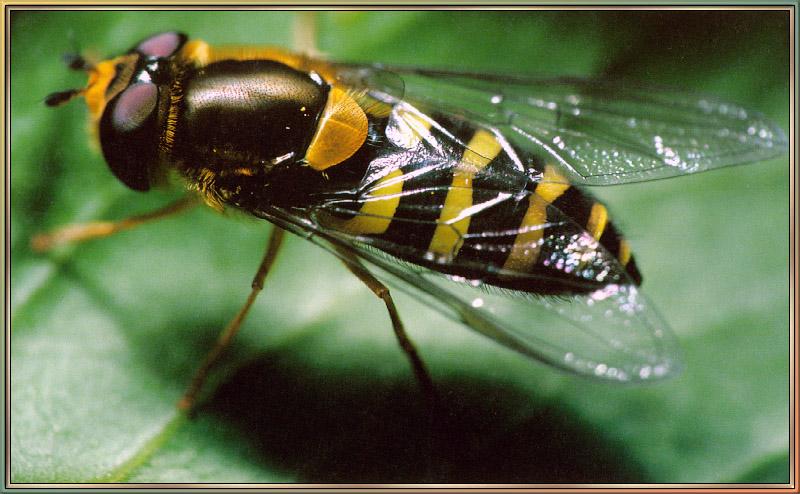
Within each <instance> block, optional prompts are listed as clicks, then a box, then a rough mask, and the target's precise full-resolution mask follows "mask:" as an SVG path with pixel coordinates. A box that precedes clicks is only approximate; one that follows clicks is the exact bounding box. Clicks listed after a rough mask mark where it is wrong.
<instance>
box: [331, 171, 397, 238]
mask: <svg viewBox="0 0 800 494" xmlns="http://www.w3.org/2000/svg"><path fill="white" fill-rule="evenodd" d="M402 178H403V172H401V171H400V170H395V171H393V172H392V173H390V174H388V175H386V176H385V177H383V178H381V179H380V180H379V181H378V183H377V184H376V186H375V187H374V188H373V189H372V190H373V192H372V194H371V196H370V197H369V198H367V199H366V201H365V202H364V204H363V205H362V206H361V209H360V210H359V212H358V216H356V217H355V218H351V219H349V220H345V221H342V222H341V223H339V224H337V225H336V226H337V227H338V228H341V229H342V230H344V231H346V232H350V233H354V234H360V235H379V234H381V233H384V232H385V231H386V230H387V229H389V225H390V224H391V223H392V218H393V217H394V213H395V211H397V206H398V205H399V204H400V193H401V192H403V180H402Z"/></svg>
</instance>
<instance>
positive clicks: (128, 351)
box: [11, 11, 789, 483]
mask: <svg viewBox="0 0 800 494" xmlns="http://www.w3.org/2000/svg"><path fill="white" fill-rule="evenodd" d="M293 16H294V14H293V13H291V12H270V11H258V12H215V11H206V12H189V11H171V12H170V11H158V12H123V11H116V12H89V11H85V12H45V11H37V12H21V11H15V12H13V13H12V16H11V28H12V32H11V91H12V93H11V98H12V100H11V101H12V114H11V117H12V127H11V138H12V141H11V145H12V148H11V156H12V165H11V180H12V183H11V187H12V190H11V201H12V202H11V204H12V210H11V220H12V230H11V234H12V236H11V242H12V272H11V290H12V292H11V298H12V325H13V326H12V328H13V333H12V336H11V365H12V367H11V393H12V394H11V474H12V479H11V480H12V481H13V482H86V481H98V480H99V481H108V480H125V481H130V482H514V483H519V482H526V483H527V482H531V483H535V482H787V481H788V480H789V452H788V448H789V437H788V434H789V422H788V414H789V378H788V373H789V346H788V338H789V335H788V328H789V288H788V287H789V285H788V283H789V271H788V262H789V157H788V156H785V157H783V158H780V159H776V160H773V161H771V162H765V163H759V164H757V165H753V166H746V167H737V168H730V169H725V170H721V171H717V172H713V173H707V174H701V175H697V176H692V177H686V178H681V179H676V180H666V181H660V182H651V183H645V184H637V185H629V186H625V187H606V188H602V189H595V190H594V191H593V192H595V193H596V194H597V195H599V196H601V197H602V198H604V199H605V200H606V201H607V203H608V204H609V205H610V207H611V209H612V212H613V214H614V217H615V219H616V221H617V223H618V224H619V225H621V227H622V228H623V231H625V232H626V234H627V235H628V237H629V238H631V239H632V242H633V245H634V249H635V252H636V255H637V256H638V258H637V260H638V264H639V266H640V268H641V269H642V271H643V273H644V279H645V281H644V288H645V289H646V291H647V293H648V294H649V296H650V298H651V300H652V301H653V303H654V304H655V305H656V306H657V307H658V308H659V309H660V310H661V311H662V312H663V313H664V315H665V317H666V318H667V320H668V321H669V323H670V324H671V325H672V327H673V329H674V331H675V333H676V334H677V336H678V338H679V339H680V341H681V345H682V347H683V349H684V352H685V353H684V360H685V364H686V369H685V371H684V372H683V373H682V374H681V375H680V376H679V377H677V378H676V379H673V380H671V381H668V382H664V383H659V384H653V385H646V386H619V385H611V384H607V383H599V382H593V381H590V380H586V379H583V378H579V377H575V376H572V375H567V374H564V373H561V372H558V371H554V370H551V369H549V368H546V367H544V366H542V365H539V364H537V363H535V362H532V361H530V360H527V359H525V358H524V357H522V356H520V355H517V354H516V353H514V352H512V351H510V350H507V349H505V348H501V347H499V346H498V345H496V344H494V343H493V342H491V341H489V340H486V339H484V338H482V337H480V336H477V335H475V334H473V333H472V332H470V331H469V330H468V329H466V328H463V327H461V326H459V325H457V324H455V323H452V322H450V321H448V320H445V319H444V318H443V317H442V316H440V315H438V314H436V313H434V312H432V311H430V310H428V309H426V308H423V307H422V306H421V305H420V304H419V303H418V302H416V301H414V300H412V299H409V298H408V297H405V296H403V295H400V294H398V296H397V302H398V305H399V307H400V310H401V313H402V314H403V315H404V318H405V322H406V326H407V328H408V331H409V333H410V335H411V337H412V338H413V339H414V340H415V341H416V343H417V345H418V347H419V349H420V350H421V353H422V355H423V358H424V359H425V360H426V362H427V364H428V366H429V368H430V370H431V373H432V375H433V378H434V380H435V381H436V383H437V385H438V386H439V388H440V390H441V392H442V394H443V395H444V398H445V402H446V404H447V409H448V412H449V414H450V416H449V421H448V427H447V430H443V429H435V430H430V429H429V428H427V427H426V426H425V423H426V420H425V408H424V406H423V403H422V400H421V397H420V395H419V393H418V391H417V388H416V385H415V382H414V381H413V378H412V376H411V373H410V370H409V368H408V364H407V362H406V360H405V358H404V356H403V355H402V352H401V351H400V350H399V349H398V348H397V345H396V343H395V341H394V336H393V335H392V332H391V329H390V325H389V321H388V317H387V316H386V314H385V312H384V309H383V306H382V304H381V303H379V302H378V301H377V300H376V299H374V298H373V297H372V295H371V294H370V293H368V291H367V290H366V289H365V288H364V287H363V286H361V285H360V284H359V282H358V281H357V280H355V279H354V278H352V277H350V276H348V275H347V273H346V271H345V269H344V268H343V267H341V266H340V265H339V264H338V263H337V261H335V260H334V259H332V257H331V256H329V255H328V254H327V253H325V252H323V251H321V250H319V249H317V248H315V247H314V246H312V245H310V244H307V243H305V242H303V241H302V240H300V239H297V238H291V239H289V241H288V243H287V245H286V248H285V250H284V251H283V252H282V254H281V256H280V258H279V261H280V262H279V264H278V266H277V268H276V269H275V270H274V272H273V273H272V275H271V276H270V279H269V280H268V282H267V289H266V291H265V293H264V294H263V295H262V296H261V298H260V300H259V301H258V303H257V304H256V306H255V308H254V311H253V313H252V315H251V317H250V318H249V319H248V320H247V322H246V324H245V326H244V328H243V331H242V333H241V334H240V335H239V337H237V340H236V341H235V344H234V345H233V348H232V349H231V351H230V352H229V353H228V354H227V358H226V360H225V362H224V364H223V365H221V366H220V367H219V368H217V370H216V372H215V373H214V376H213V378H212V381H211V383H210V384H211V389H212V392H211V393H210V396H209V397H208V400H207V401H206V402H205V403H204V405H203V406H202V407H201V408H200V410H199V412H198V415H197V417H196V418H195V419H194V420H191V421H183V420H180V419H176V412H175V409H174V403H175V402H176V400H177V399H178V398H179V396H180V395H181V393H182V391H183V389H184V387H185V386H186V385H187V383H188V381H189V378H190V376H191V375H192V373H193V371H194V369H195V368H196V366H197V365H198V363H199V361H200V360H201V358H202V356H203V355H204V354H205V353H206V351H207V350H208V349H209V348H210V346H211V344H212V342H213V340H214V338H215V337H216V335H217V333H218V331H219V330H220V328H221V327H223V326H224V324H225V323H226V322H227V320H228V319H229V318H230V317H231V316H232V315H233V314H234V313H235V312H236V310H237V309H238V307H239V305H240V304H241V303H242V302H243V301H244V299H245V297H246V294H247V292H248V290H249V283H250V280H251V277H252V274H253V271H254V270H255V268H256V266H257V264H258V261H259V258H260V255H261V252H262V250H263V245H264V241H265V239H266V236H267V234H268V231H269V228H270V227H269V226H268V225H267V224H266V223H263V222H260V221H256V220H250V219H246V218H239V217H233V218H231V217H223V216H220V215H217V214H215V213H213V212H211V211H210V210H201V209H198V210H196V211H192V212H191V213H189V214H185V215H183V216H181V217H175V218H171V219H168V220H164V221H162V222H159V223H157V224H153V225H149V226H147V227H143V228H141V229H139V230H135V231H130V232H126V233H124V234H120V235H117V236H115V237H112V238H108V239H104V240H101V241H94V242H90V243H87V244H84V245H80V246H77V247H68V248H64V249H61V250H58V251H57V252H53V253H50V254H47V255H36V254H34V253H33V252H32V251H31V250H30V249H29V247H28V241H29V239H30V237H31V236H32V235H33V234H34V233H36V232H40V231H42V230H48V229H50V228H53V227H56V226H59V225H63V224H66V223H73V222H82V221H87V220H94V219H101V218H102V219H111V218H122V217H126V216H129V215H131V214H135V213H142V212H145V211H149V210H152V209H154V208H156V207H159V206H161V205H163V204H165V203H167V202H168V201H169V200H171V199H172V198H175V197H177V196H178V193H177V192H175V191H172V192H169V191H157V192H152V193H149V194H146V195H143V194H138V193H135V192H131V191H128V190H126V189H125V188H124V187H123V186H122V185H121V184H120V183H118V182H117V181H116V180H115V179H114V178H113V176H112V175H111V173H109V171H108V169H107V167H106V166H105V164H104V163H103V160H102V157H101V156H100V155H99V153H98V152H97V151H96V150H95V149H94V148H93V147H92V146H91V145H90V144H89V141H88V139H87V125H86V119H85V108H84V105H83V104H82V103H81V102H77V101H76V102H73V103H71V104H69V105H66V106H64V107H62V108H59V109H56V110H53V109H47V108H45V107H44V105H43V99H44V97H45V96H46V95H47V94H48V93H50V92H53V91H60V90H64V89H67V88H71V87H79V86H81V85H83V84H84V83H85V81H84V75H83V74H80V73H74V72H69V71H68V70H67V69H66V68H65V67H64V66H63V64H62V63H61V55H62V54H63V53H66V52H70V51H75V50H76V49H81V50H83V51H84V52H85V53H95V54H98V55H113V54H117V53H119V52H122V51H125V50H127V49H128V48H130V46H132V45H133V44H134V43H135V42H137V41H138V40H140V39H141V38H143V37H145V36H148V35H150V34H152V33H155V32H158V31H163V30H171V29H178V30H182V31H185V32H187V33H189V34H190V35H191V36H194V37H199V38H202V39H205V40H207V41H209V42H211V43H216V44H222V43H253V44H279V45H288V43H289V42H290V39H291V33H290V31H291V29H290V28H291V22H292V19H293ZM788 19H789V17H788V13H786V12H783V13H781V12H775V11H773V12H766V11H764V12H746V11H730V12H724V11H708V12H703V11H683V12H666V11H653V12H644V11H623V12H609V11H605V12H578V11H571V12H557V11H556V12H545V11H511V12H456V11H452V12H450V11H438V12H433V11H429V12H411V11H404V12H339V13H325V14H322V15H320V18H319V26H318V28H319V42H320V46H321V49H322V50H323V51H324V52H325V53H326V54H328V55H329V56H330V57H331V58H334V59H340V60H353V61H362V60H363V61H370V60H371V61H382V62H387V63H403V64H417V65H428V66H446V67H453V68H459V67H460V68H464V69H468V70H478V71H487V72H491V71H503V72H509V71H510V72H517V73H530V74H549V75H584V76H601V75H609V76H614V77H625V78H629V79H634V80H638V81H642V82H645V83H651V84H658V85H668V86H677V87H682V88H686V89H689V90H698V91H703V92H707V93H711V94H716V95H718V96H720V97H722V98H724V99H728V100H731V101H733V102H736V103H740V104H742V105H744V106H745V107H748V108H752V109H757V110H759V111H761V112H764V113H766V114H767V115H768V116H769V117H770V118H772V119H774V120H775V121H777V122H778V123H779V124H780V126H781V127H783V128H784V130H786V131H788V127H789V86H788V75H789V65H788V62H789V53H788V46H789V45H788V43H789V38H788V29H789V25H788Z"/></svg>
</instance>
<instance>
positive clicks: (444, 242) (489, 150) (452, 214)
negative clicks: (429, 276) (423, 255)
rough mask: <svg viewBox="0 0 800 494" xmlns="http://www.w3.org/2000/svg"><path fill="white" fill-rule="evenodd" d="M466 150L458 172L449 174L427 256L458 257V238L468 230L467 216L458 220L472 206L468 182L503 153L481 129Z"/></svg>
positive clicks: (497, 144) (459, 239)
mask: <svg viewBox="0 0 800 494" xmlns="http://www.w3.org/2000/svg"><path fill="white" fill-rule="evenodd" d="M467 147H468V149H466V150H465V151H464V154H463V156H462V157H461V162H460V163H459V167H458V169H457V170H456V171H455V173H454V174H453V181H452V184H451V185H450V190H449V191H448V192H447V197H446V198H445V201H444V206H443V207H442V212H441V213H440V214H439V220H438V221H437V223H438V225H437V226H436V230H435V231H434V233H433V238H432V239H431V243H430V245H428V251H430V252H435V253H437V254H442V255H452V256H455V255H456V254H457V253H458V250H459V249H460V248H461V244H462V243H463V242H462V238H463V236H464V235H465V234H466V233H467V231H468V230H469V223H470V216H464V217H463V218H459V216H461V215H463V213H464V211H465V210H466V209H467V208H469V207H471V206H472V204H473V202H472V179H473V177H474V176H475V174H476V173H478V172H479V171H480V170H481V169H482V168H483V167H485V166H486V165H488V164H489V163H491V161H492V160H493V159H494V158H495V157H496V156H497V155H498V154H500V151H501V150H502V149H503V147H502V146H501V145H500V143H499V142H498V141H497V139H496V138H495V136H494V134H492V133H491V132H489V131H487V130H483V129H480V130H478V131H477V132H475V134H474V135H473V136H472V139H471V140H470V141H469V144H468V145H467Z"/></svg>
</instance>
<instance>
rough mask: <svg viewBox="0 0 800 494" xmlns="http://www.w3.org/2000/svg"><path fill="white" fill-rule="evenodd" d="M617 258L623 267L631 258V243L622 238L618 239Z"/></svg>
mask: <svg viewBox="0 0 800 494" xmlns="http://www.w3.org/2000/svg"><path fill="white" fill-rule="evenodd" d="M617 258H618V260H619V263H620V264H622V266H623V267H625V266H627V265H628V263H629V262H630V260H631V244H630V243H628V241H627V240H625V239H624V238H621V239H619V256H617Z"/></svg>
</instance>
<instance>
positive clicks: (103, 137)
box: [100, 82, 158, 191]
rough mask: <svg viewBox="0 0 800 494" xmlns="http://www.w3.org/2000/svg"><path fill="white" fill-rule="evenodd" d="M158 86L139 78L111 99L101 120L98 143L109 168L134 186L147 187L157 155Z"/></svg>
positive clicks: (143, 188)
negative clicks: (141, 80) (140, 80)
mask: <svg viewBox="0 0 800 494" xmlns="http://www.w3.org/2000/svg"><path fill="white" fill-rule="evenodd" d="M157 108H158V86H156V85H155V84H153V83H150V82H138V83H136V84H132V85H131V86H130V87H128V88H126V89H125V90H124V91H122V92H121V93H120V94H118V95H117V96H116V97H115V98H114V99H113V100H111V101H110V102H109V104H108V107H107V108H106V111H105V112H104V113H103V118H102V119H101V121H100V143H101V146H102V148H103V156H104V157H105V159H106V162H107V163H108V166H109V168H111V171H112V172H114V175H116V176H117V178H118V179H120V180H121V181H122V182H123V183H124V184H125V185H127V186H128V187H130V188H131V189H134V190H139V191H146V190H148V189H149V188H150V178H151V177H150V171H151V170H152V169H153V167H154V166H155V164H156V159H157V157H158V130H157V120H158V119H157V113H158V112H157V111H156V110H157Z"/></svg>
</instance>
